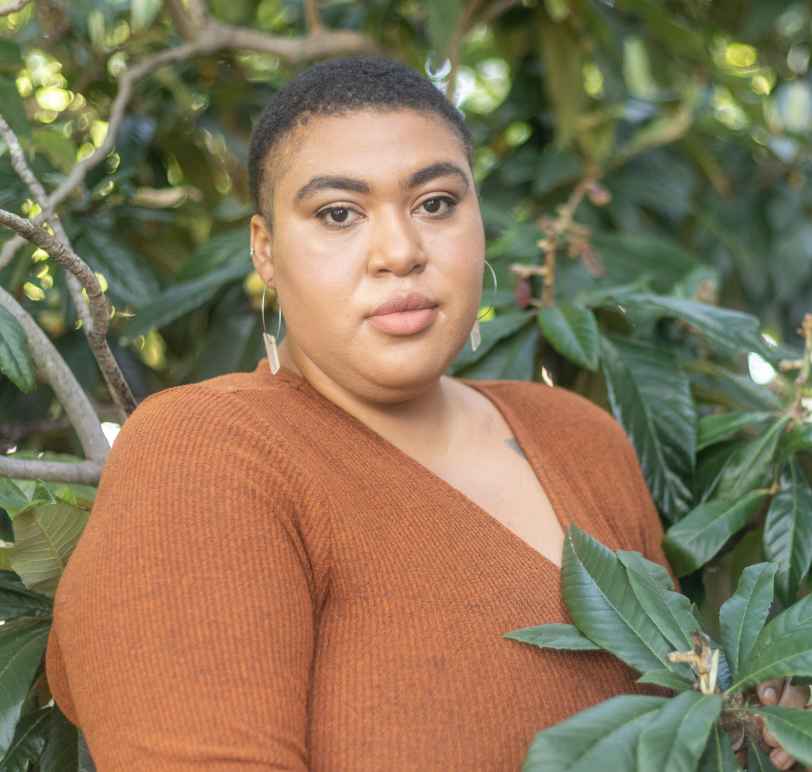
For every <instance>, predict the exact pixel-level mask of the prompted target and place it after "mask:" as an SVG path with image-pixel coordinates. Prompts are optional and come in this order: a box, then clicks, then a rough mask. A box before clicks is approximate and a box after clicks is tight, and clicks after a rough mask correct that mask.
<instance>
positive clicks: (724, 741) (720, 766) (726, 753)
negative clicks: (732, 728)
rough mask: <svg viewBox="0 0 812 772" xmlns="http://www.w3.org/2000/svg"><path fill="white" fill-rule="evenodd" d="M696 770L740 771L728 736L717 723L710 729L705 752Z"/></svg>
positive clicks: (712, 771)
mask: <svg viewBox="0 0 812 772" xmlns="http://www.w3.org/2000/svg"><path fill="white" fill-rule="evenodd" d="M698 772H741V767H740V766H739V762H738V761H736V756H735V755H734V753H733V748H732V747H731V745H730V738H729V737H728V736H727V733H726V732H725V731H724V730H723V729H722V728H721V727H720V726H719V725H718V724H717V725H716V726H714V727H713V729H712V730H711V733H710V737H709V738H708V744H707V746H706V748H705V753H703V754H702V758H701V759H700V761H699V767H698Z"/></svg>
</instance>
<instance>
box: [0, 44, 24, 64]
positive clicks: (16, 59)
mask: <svg viewBox="0 0 812 772" xmlns="http://www.w3.org/2000/svg"><path fill="white" fill-rule="evenodd" d="M23 64H24V62H23V57H22V54H21V53H20V46H19V45H18V44H17V43H15V42H14V41H13V40H7V39H5V38H3V39H0V70H7V71H8V70H11V71H13V72H16V70H19V69H20V67H22V66H23Z"/></svg>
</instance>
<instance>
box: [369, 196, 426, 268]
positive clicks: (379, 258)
mask: <svg viewBox="0 0 812 772" xmlns="http://www.w3.org/2000/svg"><path fill="white" fill-rule="evenodd" d="M425 263H426V254H425V251H424V249H423V241H422V238H421V236H420V232H419V229H418V228H417V227H416V225H415V223H414V221H413V220H412V218H411V216H410V215H409V214H408V213H404V212H402V211H400V210H398V209H396V208H395V207H392V208H387V209H386V211H383V210H382V211H381V212H380V214H379V215H378V216H377V217H376V218H375V221H374V225H373V229H372V236H371V241H370V245H369V269H370V271H371V272H372V273H373V274H377V273H381V272H387V271H391V272H392V273H396V274H403V275H405V274H408V273H411V272H412V271H413V270H414V269H415V267H417V268H418V270H422V268H423V266H424V265H425Z"/></svg>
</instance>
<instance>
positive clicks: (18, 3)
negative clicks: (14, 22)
mask: <svg viewBox="0 0 812 772" xmlns="http://www.w3.org/2000/svg"><path fill="white" fill-rule="evenodd" d="M30 2H31V0H11V2H10V3H6V4H5V5H0V16H8V15H9V14H10V13H17V11H22V9H23V8H25V6H27V5H28V4H29V3H30Z"/></svg>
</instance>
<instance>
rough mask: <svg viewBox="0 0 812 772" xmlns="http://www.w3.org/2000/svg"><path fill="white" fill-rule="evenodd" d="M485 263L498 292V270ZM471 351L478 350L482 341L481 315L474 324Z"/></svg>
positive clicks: (494, 289)
mask: <svg viewBox="0 0 812 772" xmlns="http://www.w3.org/2000/svg"><path fill="white" fill-rule="evenodd" d="M485 265H487V266H488V270H489V271H490V272H491V276H493V291H494V292H496V289H497V287H498V286H499V282H498V281H497V280H496V272H495V271H494V270H493V268H492V267H491V264H490V263H489V262H488V261H487V260H486V261H485ZM470 338H471V351H476V350H477V349H478V348H479V344H480V343H482V333H481V332H480V329H479V317H477V319H476V321H475V322H474V326H473V327H472V328H471V335H470Z"/></svg>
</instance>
